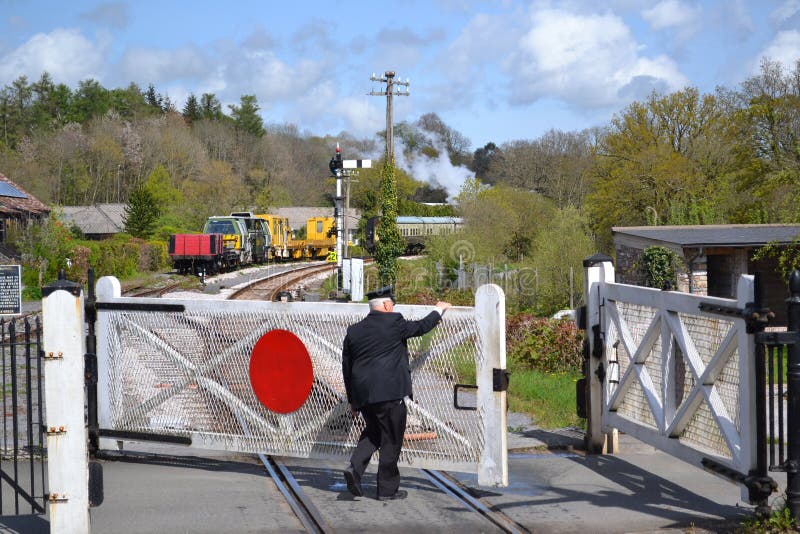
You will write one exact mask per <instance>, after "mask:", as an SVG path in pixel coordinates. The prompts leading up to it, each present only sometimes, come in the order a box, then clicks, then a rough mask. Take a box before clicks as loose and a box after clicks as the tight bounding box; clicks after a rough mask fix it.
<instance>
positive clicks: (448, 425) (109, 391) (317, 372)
mask: <svg viewBox="0 0 800 534" xmlns="http://www.w3.org/2000/svg"><path fill="white" fill-rule="evenodd" d="M148 306H150V307H152V308H151V309H148ZM170 306H172V307H174V309H175V311H153V310H157V309H158V308H160V309H161V310H164V309H165V308H169V307H170ZM431 309H432V308H431V307H430V306H403V305H398V306H397V307H396V310H397V311H398V312H400V313H402V314H403V315H404V316H405V317H406V318H421V317H423V316H424V315H426V314H427V313H429V312H430V311H431ZM97 310H98V327H97V356H98V388H97V389H98V418H99V426H100V435H101V436H106V437H109V436H111V437H117V438H119V439H124V438H125V437H126V436H127V437H128V439H131V438H132V437H136V436H137V435H138V436H146V435H158V436H173V437H175V438H180V439H183V440H185V442H186V443H191V446H193V447H200V448H209V449H222V450H230V451H241V452H254V453H268V454H275V455H282V456H294V457H304V458H329V459H331V458H332V459H336V460H342V461H343V462H344V461H346V459H347V457H348V456H349V454H350V453H351V451H352V448H353V447H354V446H355V444H356V442H357V440H358V437H359V434H360V432H361V430H362V429H363V420H362V419H361V418H358V419H353V418H352V417H351V416H350V414H349V408H348V404H347V398H346V395H345V390H344V383H343V380H342V367H341V366H342V360H341V350H342V341H343V339H344V335H345V333H346V329H347V326H349V325H350V324H353V323H355V322H357V321H359V320H361V319H362V318H363V317H364V316H365V315H366V314H367V312H368V307H367V305H366V304H352V303H348V304H341V303H320V302H314V303H306V302H260V301H259V302H257V301H221V300H188V299H180V300H179V299H143V298H126V297H121V296H120V285H119V282H118V281H117V280H116V279H115V278H112V277H105V278H102V279H100V280H99V281H98V283H97ZM276 329H281V330H288V331H290V332H292V333H293V334H295V335H296V336H297V337H298V338H300V340H301V341H302V342H303V344H304V345H305V347H306V348H307V350H308V353H309V355H310V357H311V361H312V365H313V384H312V387H311V392H310V394H309V396H308V397H307V400H306V401H305V403H304V404H303V405H302V406H301V407H300V408H298V409H297V410H295V411H293V412H291V413H276V412H273V411H270V410H269V409H267V408H266V407H265V406H264V405H262V404H261V403H260V402H259V400H258V398H257V397H256V395H255V393H254V391H253V388H252V386H251V383H250V377H249V374H248V369H249V361H250V355H251V351H252V350H253V347H254V345H255V343H256V342H257V341H258V340H259V338H261V337H262V336H263V335H264V334H265V333H267V332H269V331H272V330H276ZM408 346H409V352H410V354H411V358H410V365H411V375H412V380H413V387H414V399H413V400H408V401H407V405H408V428H407V431H406V436H405V443H404V446H403V451H402V455H401V458H400V463H401V465H406V466H414V467H420V468H435V469H453V470H460V471H467V472H477V473H478V480H479V483H480V484H482V485H492V486H499V485H506V484H507V483H508V481H507V480H508V469H507V457H506V456H507V453H506V423H505V415H506V396H505V391H495V389H503V388H494V387H493V383H494V380H493V375H496V374H498V372H497V370H501V371H500V372H502V370H504V369H505V297H504V295H503V292H502V290H501V289H500V288H499V287H498V286H495V285H487V286H483V287H482V288H480V289H479V291H478V292H477V294H476V306H475V308H464V307H456V308H452V309H450V310H448V311H447V313H446V314H445V316H444V318H443V320H442V322H441V323H440V324H439V326H437V328H436V329H434V330H433V331H432V332H431V333H429V334H427V335H425V336H423V337H420V338H414V339H412V340H409V343H408ZM468 369H472V370H474V371H475V372H476V377H477V385H478V388H477V393H476V398H475V399H474V400H473V402H472V403H471V404H472V406H475V407H476V408H477V409H475V410H462V409H457V408H456V404H457V403H456V402H455V401H454V397H455V395H456V384H457V382H458V377H459V376H463V373H464V372H465V371H466V370H468Z"/></svg>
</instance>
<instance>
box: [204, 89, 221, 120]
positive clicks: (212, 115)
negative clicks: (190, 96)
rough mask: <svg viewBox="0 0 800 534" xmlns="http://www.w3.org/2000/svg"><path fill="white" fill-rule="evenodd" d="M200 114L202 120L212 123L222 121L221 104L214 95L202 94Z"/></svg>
mask: <svg viewBox="0 0 800 534" xmlns="http://www.w3.org/2000/svg"><path fill="white" fill-rule="evenodd" d="M200 113H201V114H202V116H203V118H204V119H208V120H212V121H218V120H220V119H222V104H220V103H219V100H218V99H217V97H216V96H215V95H214V93H203V95H202V96H201V97H200Z"/></svg>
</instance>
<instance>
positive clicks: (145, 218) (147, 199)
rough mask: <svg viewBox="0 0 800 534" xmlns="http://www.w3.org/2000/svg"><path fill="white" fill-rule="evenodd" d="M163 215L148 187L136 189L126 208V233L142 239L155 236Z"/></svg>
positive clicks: (142, 186) (140, 186) (141, 186)
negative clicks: (157, 224) (159, 219)
mask: <svg viewBox="0 0 800 534" xmlns="http://www.w3.org/2000/svg"><path fill="white" fill-rule="evenodd" d="M160 215H161V210H160V209H159V207H158V202H157V200H156V198H155V196H154V195H153V193H152V192H151V191H150V189H148V188H147V186H146V185H139V186H138V187H136V188H135V189H134V190H133V192H132V193H131V196H130V197H129V198H128V203H127V205H126V206H125V218H124V221H125V232H126V233H128V234H130V235H132V236H134V237H140V238H142V239H147V238H149V237H150V236H151V235H153V231H154V230H155V226H156V221H158V218H159V216H160Z"/></svg>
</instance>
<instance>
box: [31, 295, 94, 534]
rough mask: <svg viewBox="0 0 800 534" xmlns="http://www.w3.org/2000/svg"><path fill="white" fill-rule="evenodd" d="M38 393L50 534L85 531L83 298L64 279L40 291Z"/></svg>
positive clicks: (87, 508) (86, 527) (86, 503)
mask: <svg viewBox="0 0 800 534" xmlns="http://www.w3.org/2000/svg"><path fill="white" fill-rule="evenodd" d="M45 295H46V296H45V298H44V299H43V301H42V320H43V329H44V361H45V364H44V365H45V367H44V384H45V388H44V394H45V405H46V406H47V414H46V416H47V425H46V427H45V429H44V430H45V431H46V432H47V485H48V488H49V493H50V503H49V504H50V532H52V533H54V534H60V533H62V532H63V533H88V532H89V457H88V444H87V442H88V439H89V436H88V432H87V429H86V421H85V419H84V401H85V397H86V393H85V391H86V389H85V379H84V354H85V353H86V346H85V343H86V338H85V337H84V335H85V331H84V328H85V326H84V320H83V294H82V291H81V289H80V286H79V285H77V284H71V283H70V282H67V281H66V280H59V282H58V283H56V284H54V285H52V286H50V287H47V288H45Z"/></svg>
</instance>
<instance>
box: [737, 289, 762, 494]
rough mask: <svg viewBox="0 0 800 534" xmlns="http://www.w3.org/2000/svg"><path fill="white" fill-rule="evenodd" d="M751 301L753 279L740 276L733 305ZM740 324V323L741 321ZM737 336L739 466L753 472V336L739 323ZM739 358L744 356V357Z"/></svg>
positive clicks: (744, 490) (755, 462) (755, 444)
mask: <svg viewBox="0 0 800 534" xmlns="http://www.w3.org/2000/svg"><path fill="white" fill-rule="evenodd" d="M754 300H755V278H754V276H753V275H741V276H740V277H739V282H738V284H737V286H736V306H737V307H738V308H740V309H744V308H745V307H746V306H747V304H748V303H751V302H753V301H754ZM742 322H744V321H742ZM736 335H737V338H738V339H737V345H738V347H739V421H740V425H741V426H740V430H739V432H740V434H741V436H742V450H741V453H740V454H741V457H740V460H739V462H740V465H741V466H742V467H743V468H744V470H743V471H742V472H745V473H746V472H748V471H749V470H751V469H756V467H757V465H758V456H757V454H758V442H757V440H756V437H757V434H758V432H756V421H757V420H758V419H757V417H758V415H757V414H758V412H757V410H756V398H755V395H753V393H754V392H756V391H758V388H756V358H755V354H756V346H755V344H756V343H755V338H756V336H755V334H748V333H747V329H746V328H745V325H744V324H742V325H741V326H740V327H739V329H738V331H737V332H736ZM742 355H746V356H747V357H746V358H744V357H743V356H742ZM741 492H742V494H741V495H742V500H743V501H745V502H749V501H750V490H748V489H747V487H746V486H744V485H742V486H741Z"/></svg>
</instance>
